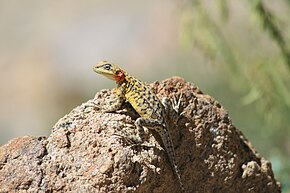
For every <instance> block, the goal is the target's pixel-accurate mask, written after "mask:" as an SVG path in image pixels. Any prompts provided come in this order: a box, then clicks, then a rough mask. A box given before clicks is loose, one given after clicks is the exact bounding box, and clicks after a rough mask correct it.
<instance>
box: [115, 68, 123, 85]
mask: <svg viewBox="0 0 290 193" xmlns="http://www.w3.org/2000/svg"><path fill="white" fill-rule="evenodd" d="M115 80H116V83H120V82H123V81H124V80H125V73H124V71H123V70H117V72H116V75H115Z"/></svg>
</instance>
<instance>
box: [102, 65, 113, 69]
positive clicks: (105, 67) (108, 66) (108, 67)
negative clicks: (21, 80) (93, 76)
mask: <svg viewBox="0 0 290 193" xmlns="http://www.w3.org/2000/svg"><path fill="white" fill-rule="evenodd" d="M111 67H112V66H111V64H105V65H104V66H103V68H104V69H105V70H111Z"/></svg>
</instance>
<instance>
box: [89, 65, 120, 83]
mask: <svg viewBox="0 0 290 193" xmlns="http://www.w3.org/2000/svg"><path fill="white" fill-rule="evenodd" d="M93 69H94V71H95V72H96V73H98V74H102V75H104V76H106V77H107V78H109V79H111V80H115V81H116V83H120V82H122V81H124V80H125V72H124V71H123V70H122V69H121V68H120V67H119V66H117V65H116V64H112V63H110V62H107V61H101V62H99V63H97V64H95V65H94V67H93Z"/></svg>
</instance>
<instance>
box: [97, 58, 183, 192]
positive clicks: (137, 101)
mask: <svg viewBox="0 0 290 193" xmlns="http://www.w3.org/2000/svg"><path fill="white" fill-rule="evenodd" d="M93 69H94V71H95V72H96V73H98V74H102V75H104V76H106V77H107V78H109V79H111V80H114V81H116V84H117V85H118V86H117V88H116V89H115V91H116V95H117V97H116V101H115V103H114V104H113V105H111V107H110V108H109V109H106V111H107V112H112V111H116V110H119V109H120V108H121V106H122V104H123V102H124V101H126V100H127V101H128V102H129V103H130V104H131V105H132V107H133V108H134V109H135V111H136V112H137V113H138V114H139V115H140V117H139V118H137V120H136V121H135V125H136V127H137V131H138V138H136V139H135V141H136V142H138V143H141V142H142V141H143V140H144V134H145V132H144V128H143V127H147V128H149V129H153V130H155V131H157V133H158V134H159V135H160V137H161V139H162V142H163V145H164V147H165V150H166V152H167V155H168V158H169V161H170V164H171V167H172V168H173V170H174V173H175V175H176V176H177V179H178V182H179V186H180V189H181V191H182V192H184V186H183V183H182V181H181V177H180V173H179V170H178V167H177V165H176V161H175V153H174V148H173V143H172V140H171V138H170V135H169V131H168V124H167V122H168V121H167V120H166V117H167V115H168V113H169V111H170V110H174V111H176V114H178V113H179V112H178V111H179V106H180V99H181V96H180V98H179V100H178V101H177V100H176V97H174V100H172V101H169V99H167V98H164V99H163V100H162V101H160V100H159V98H158V97H157V96H156V95H155V94H154V93H153V91H152V90H151V88H150V87H149V86H148V85H146V84H145V83H143V82H141V81H140V80H138V79H136V78H134V77H133V76H130V75H128V74H127V73H126V72H125V71H124V70H122V69H121V68H120V67H119V66H117V65H115V64H112V63H109V62H107V61H101V62H99V63H97V64H95V65H94V67H93ZM171 103H172V104H171Z"/></svg>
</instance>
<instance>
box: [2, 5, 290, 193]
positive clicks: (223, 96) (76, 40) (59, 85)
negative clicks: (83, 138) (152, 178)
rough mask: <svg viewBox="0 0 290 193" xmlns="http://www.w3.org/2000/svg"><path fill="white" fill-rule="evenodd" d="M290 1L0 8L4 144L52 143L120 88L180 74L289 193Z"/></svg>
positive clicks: (17, 6) (9, 6) (16, 6)
mask: <svg viewBox="0 0 290 193" xmlns="http://www.w3.org/2000/svg"><path fill="white" fill-rule="evenodd" d="M289 9H290V1H289V0H275V1H274V0H267V1H266V0H265V1H261V0H248V1H238V0H232V1H228V0H215V1H212V0H203V1H202V0H183V1H165V0H161V1H153V0H149V1H143V2H142V4H141V2H139V1H133V0H124V1H112V0H106V1H105V0H98V1H96V0H86V1H80V0H63V1H37V0H26V1H16V0H9V1H8V0H2V1H0V26H1V27H0V88H1V91H0V145H3V144H5V143H7V142H8V140H10V139H12V138H14V137H17V136H23V135H33V136H43V135H45V136H48V135H49V134H50V131H51V128H52V126H53V125H54V123H56V121H57V120H58V119H59V118H61V117H62V116H64V115H65V114H67V113H69V112H70V111H71V110H72V109H73V108H74V107H76V106H78V105H80V104H81V103H83V102H85V101H87V100H89V99H91V98H93V97H94V94H95V93H96V92H97V91H99V90H100V89H103V88H113V87H114V86H115V85H114V83H113V82H111V81H108V80H107V79H105V78H103V77H101V76H98V75H96V74H95V73H94V72H93V71H92V65H93V64H94V63H96V62H98V61H99V60H104V59H106V60H109V61H112V62H114V63H118V64H120V65H121V66H122V67H123V68H124V69H125V70H127V71H128V72H129V73H130V74H132V75H135V76H136V77H138V78H139V79H141V80H143V81H146V82H153V81H155V80H163V79H165V78H168V77H170V76H173V75H178V76H181V77H183V78H184V79H186V80H187V81H190V82H193V83H194V84H196V85H197V86H198V87H199V88H200V89H201V90H202V91H204V92H205V93H207V94H209V95H211V96H213V97H214V98H215V99H217V100H218V101H219V102H220V103H221V104H222V105H223V106H224V107H225V108H226V109H227V110H228V112H229V114H230V116H231V118H232V120H233V123H234V124H235V125H236V126H237V127H238V128H239V129H240V130H242V132H243V133H244V134H245V135H246V137H247V138H248V139H249V140H250V141H251V142H252V143H253V145H254V146H255V148H256V149H257V151H258V152H259V153H260V154H261V155H262V156H264V157H265V158H266V159H268V160H270V161H271V162H272V167H273V170H274V173H275V177H276V178H277V179H278V180H279V181H280V182H281V183H282V188H283V192H290V160H289V156H290V137H289V136H290V135H289V134H290V126H289V125H290V117H289V115H290V85H289V80H290V76H289V75H290V52H289V43H290V39H289V38H290V10H289Z"/></svg>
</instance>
